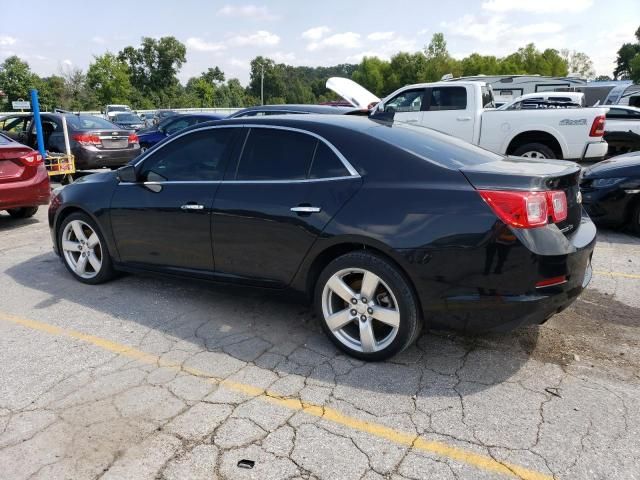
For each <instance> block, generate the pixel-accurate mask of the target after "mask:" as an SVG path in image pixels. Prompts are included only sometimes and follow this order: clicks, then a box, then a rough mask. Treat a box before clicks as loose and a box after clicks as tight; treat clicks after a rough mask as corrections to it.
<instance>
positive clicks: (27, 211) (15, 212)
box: [7, 207, 38, 218]
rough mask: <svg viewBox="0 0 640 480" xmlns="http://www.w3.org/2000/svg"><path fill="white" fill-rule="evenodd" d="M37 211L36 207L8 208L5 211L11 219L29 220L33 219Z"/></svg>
mask: <svg viewBox="0 0 640 480" xmlns="http://www.w3.org/2000/svg"><path fill="white" fill-rule="evenodd" d="M37 211H38V207H22V208H10V209H9V210H7V212H9V215H11V216H12V217H13V218H29V217H33V216H34V215H35V214H36V212H37Z"/></svg>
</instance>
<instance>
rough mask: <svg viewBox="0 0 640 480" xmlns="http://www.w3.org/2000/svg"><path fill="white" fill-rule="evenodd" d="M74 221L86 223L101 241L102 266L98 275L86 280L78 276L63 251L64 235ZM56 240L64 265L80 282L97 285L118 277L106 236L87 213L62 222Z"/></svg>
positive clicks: (72, 216) (75, 215)
mask: <svg viewBox="0 0 640 480" xmlns="http://www.w3.org/2000/svg"><path fill="white" fill-rule="evenodd" d="M74 220H80V221H81V222H84V223H85V224H87V225H89V227H91V229H93V231H94V232H95V233H96V235H97V236H98V239H99V240H100V252H101V262H102V265H101V267H100V270H99V271H98V273H97V274H96V275H95V276H93V277H91V278H85V277H82V276H80V275H78V274H77V273H76V272H75V271H74V269H73V268H72V266H71V265H70V264H69V262H68V261H67V258H66V257H65V254H64V252H63V251H62V234H63V232H64V230H65V227H66V226H67V225H68V224H70V223H71V222H73V221H74ZM56 238H57V239H58V246H59V248H60V259H61V260H62V263H63V264H64V266H65V267H66V269H67V270H68V271H69V273H71V275H73V277H74V278H75V279H76V280H78V281H79V282H82V283H86V284H88V285H97V284H100V283H104V282H108V281H109V280H111V279H112V278H114V277H115V276H116V272H115V270H114V268H113V261H112V259H111V255H110V254H109V249H108V247H107V242H106V241H105V238H104V235H103V234H102V231H101V230H100V227H99V226H98V224H97V223H96V222H94V221H93V219H92V218H91V217H90V216H89V215H87V214H86V213H82V212H76V213H72V214H71V215H69V216H68V217H66V218H65V219H64V220H63V221H62V223H61V224H60V225H59V226H58V229H57V231H56Z"/></svg>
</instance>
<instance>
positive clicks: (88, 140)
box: [72, 133, 101, 145]
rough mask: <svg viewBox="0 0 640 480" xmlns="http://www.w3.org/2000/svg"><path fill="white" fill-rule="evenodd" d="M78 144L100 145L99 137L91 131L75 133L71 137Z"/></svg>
mask: <svg viewBox="0 0 640 480" xmlns="http://www.w3.org/2000/svg"><path fill="white" fill-rule="evenodd" d="M72 138H73V139H74V140H75V141H76V142H78V143H79V144H80V145H100V143H101V141H100V137H99V136H98V135H94V134H91V133H76V134H75V135H73V137H72Z"/></svg>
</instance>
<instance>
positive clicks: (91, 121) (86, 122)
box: [67, 115, 120, 130]
mask: <svg viewBox="0 0 640 480" xmlns="http://www.w3.org/2000/svg"><path fill="white" fill-rule="evenodd" d="M67 124H69V125H71V127H72V128H74V129H75V130H93V129H107V130H112V129H114V128H115V129H118V128H120V127H118V126H117V125H115V124H113V123H111V122H108V121H107V120H104V119H103V118H99V117H94V116H93V115H67Z"/></svg>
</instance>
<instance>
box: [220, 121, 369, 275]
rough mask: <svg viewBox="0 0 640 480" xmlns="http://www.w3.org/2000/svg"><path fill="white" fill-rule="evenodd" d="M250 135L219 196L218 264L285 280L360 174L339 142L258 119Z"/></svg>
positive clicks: (241, 272)
mask: <svg viewBox="0 0 640 480" xmlns="http://www.w3.org/2000/svg"><path fill="white" fill-rule="evenodd" d="M245 135H246V136H245V138H244V139H243V144H244V146H243V148H242V152H241V154H240V156H239V161H238V163H237V164H236V165H235V166H234V165H233V164H232V165H231V167H232V168H231V169H230V170H231V171H230V172H228V178H227V179H225V181H224V182H223V183H222V184H221V185H220V188H219V190H218V193H217V195H216V198H215V202H214V207H213V249H214V255H215V264H216V271H217V272H218V273H221V274H227V275H228V276H229V278H231V279H233V278H237V279H238V280H242V281H245V282H246V281H249V282H252V283H256V284H262V285H270V286H276V287H279V286H285V285H287V284H289V283H290V282H291V280H292V278H293V276H294V274H295V273H296V271H297V270H298V267H299V266H300V264H301V262H302V260H303V259H304V257H305V255H306V254H307V252H308V251H309V248H310V247H311V245H312V244H313V242H314V241H315V239H316V238H317V236H318V235H319V233H320V232H321V231H322V230H323V229H324V227H325V225H326V224H327V223H328V222H329V220H331V218H333V216H334V215H335V214H336V212H337V211H338V209H339V208H340V207H341V206H342V205H343V204H344V202H346V201H347V200H348V198H350V196H351V195H353V193H355V191H356V190H357V188H358V187H359V186H360V183H361V180H360V177H359V176H358V174H357V173H356V171H355V170H354V169H353V167H351V166H350V165H349V164H348V162H347V161H346V160H345V159H344V157H342V156H341V155H340V153H339V152H338V151H337V150H335V148H334V147H332V146H331V145H329V144H328V143H327V142H325V141H324V140H323V139H320V138H318V137H317V136H315V135H314V134H311V133H309V132H304V131H300V130H296V129H289V128H282V127H267V126H264V125H257V126H251V127H248V128H247V129H246V132H245Z"/></svg>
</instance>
